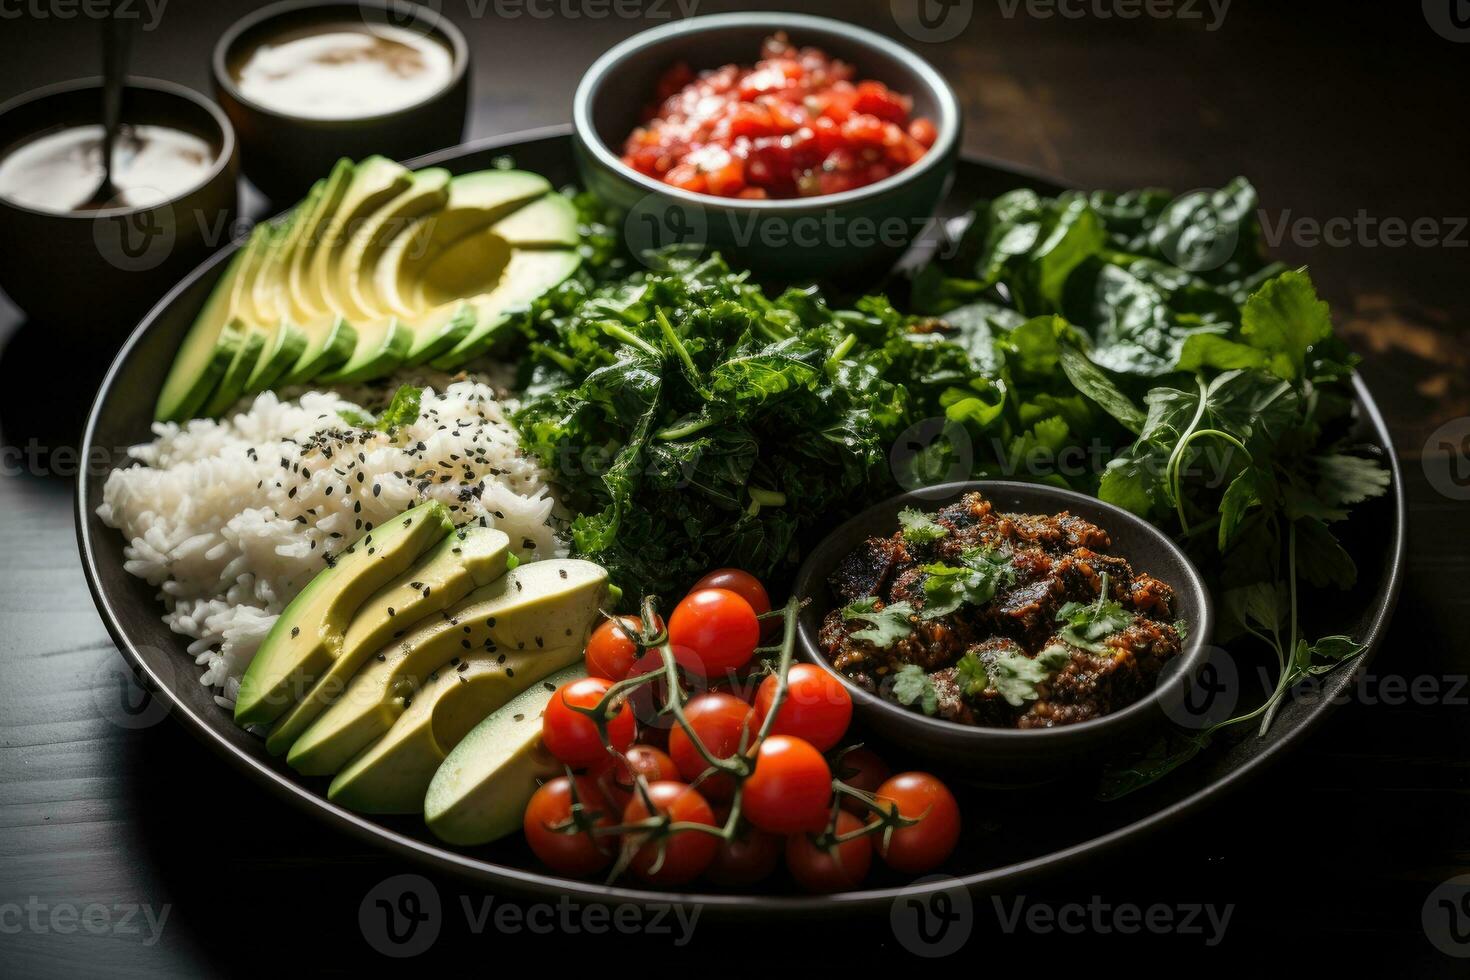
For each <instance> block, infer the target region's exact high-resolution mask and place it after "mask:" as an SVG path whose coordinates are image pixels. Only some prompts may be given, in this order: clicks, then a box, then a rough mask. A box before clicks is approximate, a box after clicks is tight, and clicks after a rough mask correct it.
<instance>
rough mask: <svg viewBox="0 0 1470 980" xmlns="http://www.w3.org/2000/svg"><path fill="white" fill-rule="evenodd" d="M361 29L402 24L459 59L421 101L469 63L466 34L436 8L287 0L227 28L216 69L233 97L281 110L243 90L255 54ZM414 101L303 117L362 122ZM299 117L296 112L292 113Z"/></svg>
mask: <svg viewBox="0 0 1470 980" xmlns="http://www.w3.org/2000/svg"><path fill="white" fill-rule="evenodd" d="M333 25H338V26H342V27H349V26H350V27H357V28H361V27H363V26H364V25H366V26H367V27H368V29H369V30H371V29H372V28H374V27H388V28H398V29H400V30H406V31H411V32H413V33H416V34H419V35H420V36H422V37H426V38H430V39H432V40H434V41H436V42H437V43H439V44H441V45H443V46H444V47H445V48H446V49H447V50H448V51H449V53H450V55H451V56H452V57H453V59H454V68H453V71H452V72H451V73H450V77H449V78H448V79H446V80H445V83H444V85H442V86H441V87H440V88H438V89H437V90H435V91H434V93H433V94H431V95H429V96H427V97H425V98H424V99H423V100H421V101H420V102H419V103H417V104H418V105H422V104H423V103H424V102H428V101H431V100H433V99H435V98H437V97H439V96H440V95H442V94H443V93H444V92H446V91H448V90H449V89H451V88H453V87H454V86H455V84H457V83H458V81H459V79H460V78H461V77H462V76H463V75H464V72H465V68H466V65H467V64H468V62H469V45H468V44H467V43H466V42H465V39H464V35H463V34H461V33H460V32H459V29H458V28H456V27H455V26H454V25H453V24H451V23H450V22H449V20H448V19H447V18H445V17H443V16H441V15H440V14H439V13H437V12H436V10H434V9H431V8H429V7H424V6H421V5H419V4H413V3H403V2H391V3H388V2H381V0H287V2H286V3H279V4H275V5H274V6H270V7H265V8H262V9H260V10H257V11H255V12H254V13H252V14H250V15H248V16H246V17H245V18H243V19H241V20H240V21H238V22H237V23H236V24H235V25H234V26H233V27H231V28H230V29H229V30H228V31H226V32H225V34H224V36H223V37H221V38H220V40H219V44H218V46H217V47H216V48H215V56H214V73H215V80H216V82H217V83H218V84H219V85H221V86H222V87H224V88H225V89H226V90H227V91H228V92H229V93H230V96H231V97H232V98H234V99H236V100H237V101H239V102H241V103H243V104H245V105H248V106H250V107H251V108H252V109H254V110H255V111H257V112H262V113H266V114H268V115H282V113H280V112H278V111H277V110H275V109H272V108H270V107H268V106H263V105H260V104H259V103H257V102H254V101H252V100H251V99H250V98H249V97H248V96H246V95H244V94H243V93H242V92H241V91H240V87H239V85H238V84H237V80H238V79H239V76H240V71H241V69H242V68H244V66H245V62H246V61H247V60H248V59H249V57H250V55H251V53H252V52H253V51H254V50H255V49H256V48H258V47H259V46H260V45H261V44H263V43H268V42H281V41H283V40H287V39H291V38H294V37H299V36H305V35H307V34H310V33H314V32H316V31H317V30H318V29H320V28H322V27H324V26H333ZM413 108H414V106H407V107H401V108H394V109H393V110H392V111H391V112H387V113H383V114H382V115H381V116H353V117H350V118H349V119H346V120H334V119H318V118H316V117H302V119H303V120H304V121H308V122H312V123H321V124H328V123H332V122H340V121H346V122H352V123H361V122H363V121H367V120H372V119H377V118H384V117H387V116H394V115H397V114H399V113H401V112H405V111H409V110H412V109H413ZM290 118H296V117H294V116H293V117H290Z"/></svg>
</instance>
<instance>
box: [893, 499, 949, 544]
mask: <svg viewBox="0 0 1470 980" xmlns="http://www.w3.org/2000/svg"><path fill="white" fill-rule="evenodd" d="M898 523H899V524H901V525H903V539H904V540H905V541H907V542H908V543H909V544H929V543H931V542H933V541H938V540H939V539H940V538H942V537H944V536H945V535H947V534H948V533H949V528H947V527H945V526H944V525H943V524H939V523H936V522H935V521H934V520H933V519H932V518H930V517H929V515H928V514H925V513H924V512H923V511H921V510H918V509H917V508H914V507H905V508H904V509H903V510H901V511H899V512H898Z"/></svg>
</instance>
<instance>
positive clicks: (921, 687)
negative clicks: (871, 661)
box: [893, 664, 939, 715]
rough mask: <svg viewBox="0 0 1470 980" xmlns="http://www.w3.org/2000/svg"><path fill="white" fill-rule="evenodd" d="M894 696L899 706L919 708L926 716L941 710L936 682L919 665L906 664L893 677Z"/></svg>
mask: <svg viewBox="0 0 1470 980" xmlns="http://www.w3.org/2000/svg"><path fill="white" fill-rule="evenodd" d="M893 696H894V698H895V699H897V701H898V703H899V704H902V705H905V706H907V707H911V708H912V707H915V706H917V707H918V708H919V709H920V710H921V711H923V712H924V714H926V715H933V714H934V713H935V712H936V711H938V710H939V695H938V693H937V692H936V691H935V690H934V680H933V678H931V677H930V676H929V675H928V674H926V673H924V668H922V667H920V666H919V665H918V664H904V665H903V666H902V667H900V668H899V669H898V673H896V674H894V675H893Z"/></svg>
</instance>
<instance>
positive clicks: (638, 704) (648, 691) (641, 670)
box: [628, 646, 708, 741]
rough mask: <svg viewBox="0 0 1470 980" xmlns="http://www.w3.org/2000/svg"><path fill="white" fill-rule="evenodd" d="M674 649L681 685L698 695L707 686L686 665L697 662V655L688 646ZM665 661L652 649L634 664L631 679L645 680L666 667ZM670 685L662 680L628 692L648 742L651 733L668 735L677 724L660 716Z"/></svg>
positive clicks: (667, 717) (671, 719)
mask: <svg viewBox="0 0 1470 980" xmlns="http://www.w3.org/2000/svg"><path fill="white" fill-rule="evenodd" d="M673 649H674V663H675V664H676V665H677V666H678V670H679V686H680V687H681V688H682V689H683V690H684V692H685V693H686V694H690V695H693V694H698V693H701V692H703V691H704V690H705V688H706V687H707V686H708V685H707V684H706V683H705V679H704V676H703V675H702V674H700V673H698V672H696V671H692V670H689V669H687V667H686V665H687V664H689V663H691V662H696V660H697V658H696V657H695V656H694V652H693V651H692V650H690V649H689V648H688V647H679V646H676V647H674V648H673ZM663 665H664V660H663V656H662V654H660V653H659V651H658V650H657V649H652V650H649V651H648V652H647V653H645V654H644V655H643V656H641V657H639V658H638V660H637V662H636V663H634V664H633V669H632V670H630V671H628V676H629V677H642V676H643V675H644V674H651V673H654V672H655V671H658V670H660V669H662V668H663ZM668 697H669V685H668V681H667V679H666V678H662V677H661V678H659V679H658V680H656V681H652V682H650V683H647V684H643V685H642V686H640V687H635V688H634V689H633V690H632V691H629V692H628V703H629V704H630V705H631V706H632V708H633V716H634V717H635V718H637V719H638V724H639V725H642V726H643V728H644V739H645V741H646V740H648V738H649V733H650V731H652V732H667V731H668V730H669V729H670V728H673V727H674V726H675V725H677V724H678V723H677V722H676V721H674V716H673V715H672V714H661V713H660V712H662V711H663V707H664V705H665V704H666V703H667V702H668Z"/></svg>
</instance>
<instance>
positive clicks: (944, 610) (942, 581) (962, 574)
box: [921, 548, 1015, 619]
mask: <svg viewBox="0 0 1470 980" xmlns="http://www.w3.org/2000/svg"><path fill="white" fill-rule="evenodd" d="M924 574H925V576H926V577H925V579H924V610H923V612H922V613H921V615H922V616H923V617H924V618H925V619H938V618H939V617H940V616H948V615H949V614H950V613H952V612H954V611H955V610H957V609H959V608H960V607H961V606H965V605H970V606H983V605H985V603H987V602H989V601H990V600H991V599H993V598H995V593H996V590H997V589H999V588H1000V586H1002V585H1004V584H1007V583H1009V582H1010V581H1012V580H1013V579H1014V578H1015V569H1014V568H1013V567H1012V565H1011V557H1010V555H1007V554H1005V553H1004V552H1001V551H999V550H993V549H991V550H988V549H985V548H969V549H966V550H965V552H964V553H963V554H961V556H960V564H959V565H944V564H935V565H925V566H924Z"/></svg>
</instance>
